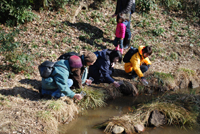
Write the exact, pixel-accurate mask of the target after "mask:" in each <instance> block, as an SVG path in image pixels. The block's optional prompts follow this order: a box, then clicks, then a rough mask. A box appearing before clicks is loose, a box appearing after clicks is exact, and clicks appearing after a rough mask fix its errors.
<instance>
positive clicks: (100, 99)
mask: <svg viewBox="0 0 200 134" xmlns="http://www.w3.org/2000/svg"><path fill="white" fill-rule="evenodd" d="M81 91H85V93H86V96H84V99H82V100H81V101H79V102H78V105H79V106H81V107H82V108H83V109H88V108H93V109H94V108H97V107H103V106H106V103H105V100H106V97H107V96H106V95H105V91H104V90H103V89H99V90H97V89H95V90H94V89H92V88H90V87H84V88H83V89H79V90H78V91H77V92H81Z"/></svg>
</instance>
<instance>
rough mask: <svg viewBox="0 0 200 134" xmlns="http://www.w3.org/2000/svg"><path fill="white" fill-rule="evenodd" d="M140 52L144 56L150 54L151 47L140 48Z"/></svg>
mask: <svg viewBox="0 0 200 134" xmlns="http://www.w3.org/2000/svg"><path fill="white" fill-rule="evenodd" d="M142 53H143V56H144V58H146V57H148V56H150V55H151V54H152V49H151V47H150V46H146V47H145V48H143V49H142Z"/></svg>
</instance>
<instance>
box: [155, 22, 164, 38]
mask: <svg viewBox="0 0 200 134" xmlns="http://www.w3.org/2000/svg"><path fill="white" fill-rule="evenodd" d="M164 32H165V29H163V28H161V27H160V28H159V27H158V25H157V26H156V29H154V30H152V33H153V35H155V36H160V35H163V33H164Z"/></svg>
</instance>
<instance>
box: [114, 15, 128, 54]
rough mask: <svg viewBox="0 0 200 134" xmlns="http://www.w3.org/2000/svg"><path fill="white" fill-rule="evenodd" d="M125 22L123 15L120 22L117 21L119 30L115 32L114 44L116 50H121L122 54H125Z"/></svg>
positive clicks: (119, 19) (120, 16)
mask: <svg viewBox="0 0 200 134" xmlns="http://www.w3.org/2000/svg"><path fill="white" fill-rule="evenodd" d="M124 21H125V19H124V17H123V15H119V18H118V21H117V28H116V32H115V36H116V37H115V40H114V42H113V44H114V46H115V50H119V51H120V52H121V54H123V51H124V49H123V40H124V37H125V31H126V25H125V24H124V23H123V22H124Z"/></svg>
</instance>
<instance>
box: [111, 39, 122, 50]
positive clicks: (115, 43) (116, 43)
mask: <svg viewBox="0 0 200 134" xmlns="http://www.w3.org/2000/svg"><path fill="white" fill-rule="evenodd" d="M113 44H114V46H115V47H117V46H118V44H119V46H120V48H123V39H122V40H121V38H117V37H115V40H114V42H113Z"/></svg>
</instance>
